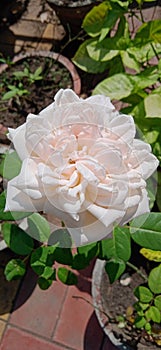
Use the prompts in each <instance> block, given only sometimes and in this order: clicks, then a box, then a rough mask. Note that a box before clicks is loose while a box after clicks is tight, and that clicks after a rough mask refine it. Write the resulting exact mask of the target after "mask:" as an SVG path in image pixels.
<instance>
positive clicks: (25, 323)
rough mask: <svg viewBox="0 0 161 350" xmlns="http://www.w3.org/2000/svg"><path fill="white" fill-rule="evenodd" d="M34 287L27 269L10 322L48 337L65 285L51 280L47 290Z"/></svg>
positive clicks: (51, 330)
mask: <svg viewBox="0 0 161 350" xmlns="http://www.w3.org/2000/svg"><path fill="white" fill-rule="evenodd" d="M34 287H35V276H34V274H33V273H32V272H31V271H29V273H28V275H27V276H26V279H25V280H24V283H23V285H22V288H21V290H20V293H19V294H18V297H17V301H16V303H15V307H14V311H13V313H12V315H11V318H10V323H12V324H13V325H16V326H19V327H21V328H23V329H26V330H28V331H32V332H34V333H36V334H40V335H42V336H45V337H48V338H50V337H51V336H52V333H53V330H54V327H55V325H56V322H57V320H58V318H59V313H60V310H61V307H62V302H63V300H64V296H65V293H66V289H67V288H68V287H67V286H65V285H63V284H62V283H59V282H53V284H52V286H51V287H50V288H49V289H48V290H45V291H43V290H41V289H40V288H39V286H36V288H34Z"/></svg>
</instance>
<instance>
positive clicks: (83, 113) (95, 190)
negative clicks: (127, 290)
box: [0, 89, 161, 332]
mask: <svg viewBox="0 0 161 350" xmlns="http://www.w3.org/2000/svg"><path fill="white" fill-rule="evenodd" d="M8 137H9V139H10V140H11V148H10V151H9V152H8V154H6V156H5V159H3V177H4V179H6V180H7V188H6V189H5V190H4V192H3V193H2V194H1V195H0V219H1V220H3V224H2V233H3V236H4V239H5V241H6V243H7V245H8V247H9V248H10V249H11V250H13V251H14V252H15V253H16V254H18V255H19V257H18V258H15V259H12V260H10V261H9V263H8V264H7V265H6V268H5V275H6V278H7V280H9V281H10V280H12V279H15V278H20V277H22V276H23V275H24V274H25V271H26V266H27V265H26V264H27V262H29V263H30V265H31V267H32V269H33V270H34V271H35V272H36V274H37V275H38V284H39V286H40V287H41V288H42V289H47V288H48V287H49V286H50V285H51V284H52V282H53V281H54V280H56V279H57V278H58V279H60V280H61V281H62V282H63V283H66V284H73V283H76V282H77V277H76V275H75V273H74V270H79V269H82V268H84V267H86V266H88V264H89V263H90V261H91V260H92V259H93V258H96V257H98V258H100V259H103V260H105V261H106V266H105V268H106V271H107V273H108V275H109V278H110V281H111V283H112V282H114V281H115V280H116V279H118V278H119V277H120V276H121V275H122V273H123V272H124V271H125V269H126V266H128V265H129V266H132V267H133V268H134V269H136V267H135V266H134V265H132V263H131V262H130V258H131V254H132V251H131V241H132V240H134V241H135V242H136V243H138V244H139V245H140V246H141V247H143V249H144V255H145V256H146V257H147V255H148V254H150V257H151V258H150V259H151V260H152V259H153V260H155V261H156V255H157V257H158V258H157V259H158V260H157V261H158V262H161V258H160V255H161V252H160V243H161V236H160V231H161V214H160V213H158V212H152V213H150V207H151V208H152V207H153V205H154V201H155V192H156V180H157V179H156V176H155V174H154V173H155V170H156V168H157V166H158V164H159V162H158V160H157V158H156V157H155V156H154V155H153V154H152V152H151V147H150V146H149V145H148V144H147V143H145V142H144V141H142V140H141V139H139V138H137V137H136V127H135V123H134V120H133V118H132V117H131V116H130V115H125V114H120V113H119V112H118V111H116V109H115V107H114V106H113V105H112V103H111V102H110V99H109V98H108V97H105V96H103V95H96V96H91V97H89V98H87V99H82V98H79V97H78V96H77V95H76V94H75V93H74V92H73V91H72V90H70V89H66V90H63V89H61V90H59V92H58V93H57V94H56V96H55V101H54V102H53V103H52V104H51V105H49V106H48V107H47V108H45V109H44V110H42V111H41V112H40V114H39V115H37V116H36V115H33V114H29V115H28V117H27V119H26V123H24V124H23V125H21V126H19V127H18V128H17V129H10V128H9V133H8ZM1 168H2V164H1ZM55 218H58V219H59V221H57V220H56V219H55ZM73 248H74V249H73ZM149 249H150V250H149ZM148 256H149V255H148ZM56 262H57V263H59V265H57V264H55V263H56ZM60 264H62V265H63V266H61V265H60ZM160 268H161V264H159V266H158V269H159V271H160ZM155 274H156V272H155V271H154V272H151V275H152V277H153V278H152V277H150V276H149V279H150V289H151V292H149V294H150V295H151V296H152V293H155V290H156V286H155V284H156V281H155V278H154V276H153V275H155ZM157 276H158V279H160V276H159V275H158V272H157ZM158 279H157V283H158ZM151 280H152V282H151ZM160 282H161V281H160ZM159 285H160V284H159ZM135 293H137V295H138V292H135ZM157 294H159V295H160V294H161V290H160V287H158V288H157ZM140 298H142V299H143V296H142V295H141V296H140ZM152 298H153V297H152ZM157 300H158V299H157ZM159 300H160V299H159ZM146 301H147V298H146ZM141 302H143V300H141ZM146 304H147V302H146ZM159 305H160V304H159ZM139 307H140V306H139ZM150 307H151V305H150V306H149V308H150ZM154 307H156V305H155V306H154V305H153V311H154ZM159 308H160V306H159ZM147 314H148V317H149V315H150V311H149V312H148V313H147ZM159 315H160V309H159ZM141 317H142V318H144V319H145V317H143V315H142V316H141ZM159 317H160V316H158V313H157V319H156V322H158V320H159V322H160V318H159ZM152 321H154V316H153V313H152ZM147 322H148V323H150V322H149V320H148V321H147ZM147 322H144V325H145V323H147ZM140 324H142V323H140ZM146 327H147V326H146ZM146 327H145V328H146ZM148 331H149V332H150V331H151V328H149V330H148Z"/></svg>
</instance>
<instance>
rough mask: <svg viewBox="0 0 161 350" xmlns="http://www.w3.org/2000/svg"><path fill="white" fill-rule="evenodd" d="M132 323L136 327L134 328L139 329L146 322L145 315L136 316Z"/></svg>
mask: <svg viewBox="0 0 161 350" xmlns="http://www.w3.org/2000/svg"><path fill="white" fill-rule="evenodd" d="M134 324H135V327H136V328H139V329H140V328H143V327H144V325H145V324H146V319H145V317H142V316H138V317H136V319H135V322H134Z"/></svg>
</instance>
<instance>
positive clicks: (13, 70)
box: [0, 51, 81, 127]
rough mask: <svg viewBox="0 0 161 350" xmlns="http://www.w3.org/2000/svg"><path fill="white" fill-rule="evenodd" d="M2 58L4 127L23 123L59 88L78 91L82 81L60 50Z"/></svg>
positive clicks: (0, 120)
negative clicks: (29, 114)
mask: <svg viewBox="0 0 161 350" xmlns="http://www.w3.org/2000/svg"><path fill="white" fill-rule="evenodd" d="M2 61H4V62H5V63H4V64H1V66H0V74H1V90H0V96H1V109H0V111H1V115H0V123H1V124H3V125H5V126H6V127H17V126H18V125H20V124H22V123H24V121H25V119H26V116H27V114H28V111H30V112H32V113H35V114H36V113H38V112H39V111H40V110H41V109H42V106H44V104H46V106H47V105H48V104H50V103H51V102H52V101H53V96H54V95H55V93H56V91H58V89H60V88H61V87H62V88H73V89H74V91H75V92H76V93H77V94H78V95H79V94H80V91H81V81H80V77H79V75H78V73H77V71H76V69H75V67H74V65H73V64H72V62H71V61H70V60H69V59H68V58H66V57H65V56H63V55H61V54H59V53H55V52H51V51H50V52H49V51H33V52H31V53H25V54H20V55H17V56H15V57H14V58H13V60H12V61H9V60H7V62H6V61H5V59H4V60H2Z"/></svg>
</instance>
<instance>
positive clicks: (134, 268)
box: [126, 261, 148, 282]
mask: <svg viewBox="0 0 161 350" xmlns="http://www.w3.org/2000/svg"><path fill="white" fill-rule="evenodd" d="M126 265H128V266H129V267H131V268H132V269H133V270H135V271H136V272H137V273H138V275H140V276H141V277H142V278H143V280H144V281H145V282H147V281H148V279H147V276H146V275H144V273H143V272H141V271H140V270H139V269H138V267H136V266H135V265H133V264H132V263H130V262H129V261H127V262H126Z"/></svg>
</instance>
